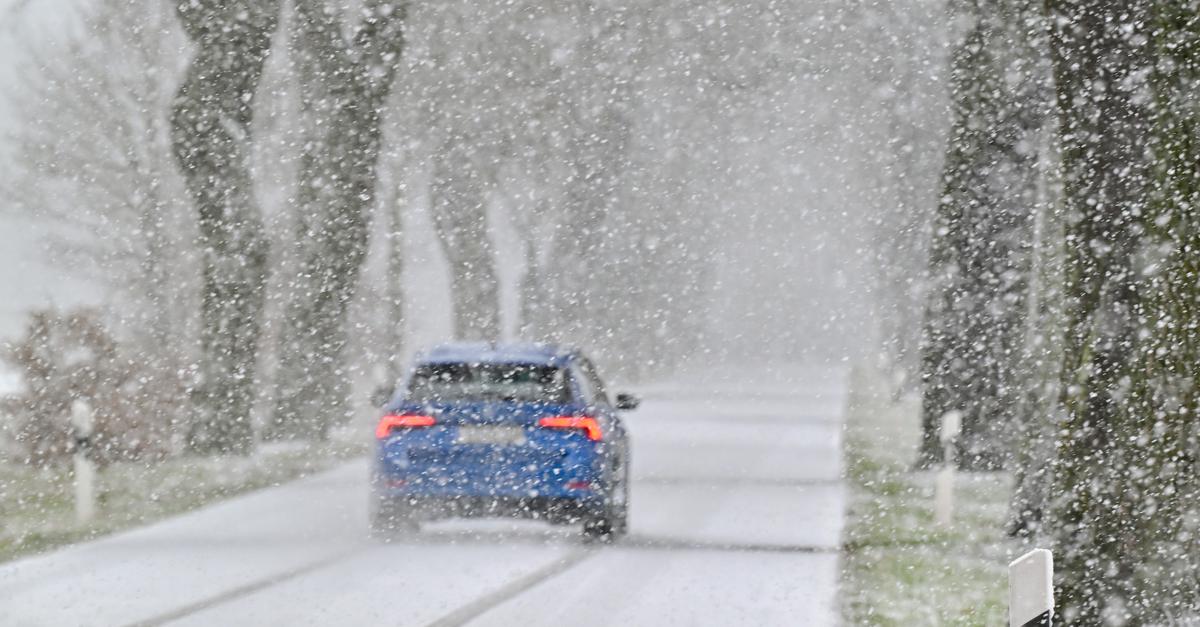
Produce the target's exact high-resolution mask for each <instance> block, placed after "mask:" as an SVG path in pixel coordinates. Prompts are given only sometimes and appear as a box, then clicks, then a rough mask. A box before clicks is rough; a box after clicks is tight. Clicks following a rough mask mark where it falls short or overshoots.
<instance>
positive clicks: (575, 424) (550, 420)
mask: <svg viewBox="0 0 1200 627" xmlns="http://www.w3.org/2000/svg"><path fill="white" fill-rule="evenodd" d="M538 425H539V426H542V427H548V428H550V429H581V430H583V431H584V432H585V433H586V434H587V437H588V439H589V440H591V441H593V442H599V441H600V438H601V437H602V436H603V434H602V433H600V423H599V422H596V419H595V418H592V417H590V416H547V417H545V418H542V419H541V420H539V421H538Z"/></svg>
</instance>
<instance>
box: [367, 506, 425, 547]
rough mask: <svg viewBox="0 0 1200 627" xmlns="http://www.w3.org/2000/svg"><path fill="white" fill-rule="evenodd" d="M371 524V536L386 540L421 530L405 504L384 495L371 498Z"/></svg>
mask: <svg viewBox="0 0 1200 627" xmlns="http://www.w3.org/2000/svg"><path fill="white" fill-rule="evenodd" d="M370 524H371V536H372V537H374V538H377V539H380V540H383V541H385V542H386V541H390V540H395V539H397V538H399V537H402V536H404V535H407V534H412V533H416V532H417V531H420V526H419V525H418V524H417V521H416V520H415V519H414V518H413V516H412V514H411V513H410V512H409V511H408V508H407V507H406V506H405V505H404V504H402V503H398V502H396V501H395V500H394V499H388V498H383V497H372V499H371V511H370Z"/></svg>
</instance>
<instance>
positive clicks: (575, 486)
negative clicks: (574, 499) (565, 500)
mask: <svg viewBox="0 0 1200 627" xmlns="http://www.w3.org/2000/svg"><path fill="white" fill-rule="evenodd" d="M567 489H568V490H591V489H592V484H590V483H588V482H586V481H568V482H567Z"/></svg>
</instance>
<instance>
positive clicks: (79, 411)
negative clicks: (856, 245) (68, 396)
mask: <svg viewBox="0 0 1200 627" xmlns="http://www.w3.org/2000/svg"><path fill="white" fill-rule="evenodd" d="M92 427H93V424H92V408H91V406H90V405H88V404H87V402H86V401H82V400H77V401H75V402H73V403H71V430H72V432H73V433H74V435H75V454H74V456H73V461H74V464H75V522H76V523H77V524H79V525H80V526H83V525H86V524H88V523H90V522H91V521H92V519H93V518H95V517H96V464H95V463H94V462H92V458H91V448H92V441H91V438H92Z"/></svg>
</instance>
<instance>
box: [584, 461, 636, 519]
mask: <svg viewBox="0 0 1200 627" xmlns="http://www.w3.org/2000/svg"><path fill="white" fill-rule="evenodd" d="M627 451H628V449H626V453H623V454H622V455H621V456H620V457H618V458H617V460H616V461H617V463H616V464H615V466H616V467H615V468H613V470H612V477H613V481H612V483H611V485H610V488H609V492H608V494H607V495H606V496H605V499H604V505H603V507H602V508H601V510H600V511H598V512H596V513H594V514H591V515H589V516H586V517H585V518H584V520H583V535H584V538H586V539H588V540H598V541H602V542H612V541H614V540H616V539H617V538H620V537H621V536H623V535H625V532H626V531H627V530H628V529H629V456H628V452H627Z"/></svg>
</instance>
